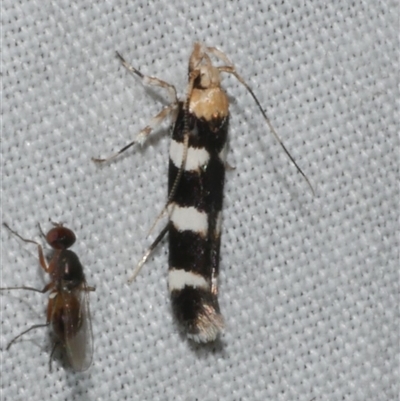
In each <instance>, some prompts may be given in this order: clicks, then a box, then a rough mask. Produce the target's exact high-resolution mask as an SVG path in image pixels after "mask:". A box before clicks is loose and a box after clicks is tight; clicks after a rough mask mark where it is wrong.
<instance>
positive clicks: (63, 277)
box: [0, 223, 95, 372]
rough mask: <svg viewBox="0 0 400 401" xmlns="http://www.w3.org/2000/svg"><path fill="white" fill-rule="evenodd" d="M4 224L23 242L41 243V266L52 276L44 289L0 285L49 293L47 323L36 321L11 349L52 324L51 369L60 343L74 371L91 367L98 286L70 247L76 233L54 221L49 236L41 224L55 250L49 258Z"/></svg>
mask: <svg viewBox="0 0 400 401" xmlns="http://www.w3.org/2000/svg"><path fill="white" fill-rule="evenodd" d="M3 224H4V226H5V227H6V228H7V229H8V230H9V231H10V232H11V233H12V234H14V235H15V236H17V237H18V238H19V239H21V240H22V241H24V242H28V243H32V244H35V245H37V247H38V254H39V263H40V266H41V267H42V269H43V270H44V271H45V272H46V273H47V274H48V275H49V276H50V282H49V283H47V284H46V285H45V286H44V288H43V289H41V290H40V289H36V288H33V287H27V286H20V287H5V288H0V290H29V291H35V292H40V293H43V294H44V293H46V292H49V301H48V305H47V314H46V316H47V318H46V323H42V324H35V325H33V326H31V327H30V328H28V329H27V330H25V331H23V332H22V333H20V334H19V335H17V336H16V337H14V338H13V339H12V340H11V341H10V343H9V344H8V345H7V350H8V349H9V348H10V347H11V345H12V344H14V343H15V341H16V340H18V339H19V338H20V337H21V336H23V335H24V334H26V333H28V332H30V331H31V330H33V329H37V328H39V327H47V326H51V327H52V331H53V334H54V344H53V348H52V351H51V354H50V362H49V364H50V370H51V360H52V356H53V354H54V352H55V350H56V349H57V347H59V346H61V347H62V348H63V349H64V350H65V352H66V354H67V358H68V361H69V363H70V364H71V366H72V368H73V370H75V371H78V372H81V371H84V370H86V369H88V368H89V366H90V365H91V363H92V356H93V335H92V325H91V320H90V311H89V296H88V293H89V291H94V290H95V288H94V287H89V286H88V285H87V283H86V279H85V275H84V273H83V266H82V264H81V262H80V261H79V258H78V256H77V255H76V254H75V253H74V252H72V251H70V250H69V249H68V248H70V247H71V246H72V245H73V244H74V243H75V240H76V237H75V234H74V232H73V231H72V230H70V229H69V228H67V227H63V225H62V224H58V223H53V225H54V227H53V228H52V229H51V230H50V231H49V232H48V233H47V234H46V235H45V234H44V233H43V231H42V229H41V228H40V225H39V229H40V231H41V234H42V235H43V236H44V237H45V239H46V242H47V243H48V244H49V245H50V246H51V247H52V248H53V250H54V251H53V254H52V257H51V259H49V260H47V259H46V258H45V256H44V252H43V248H42V246H41V245H40V244H39V243H38V242H36V241H33V240H30V239H26V238H23V237H21V236H20V235H19V234H18V233H17V232H15V231H14V230H12V229H11V228H10V227H9V226H8V225H7V224H6V223H3Z"/></svg>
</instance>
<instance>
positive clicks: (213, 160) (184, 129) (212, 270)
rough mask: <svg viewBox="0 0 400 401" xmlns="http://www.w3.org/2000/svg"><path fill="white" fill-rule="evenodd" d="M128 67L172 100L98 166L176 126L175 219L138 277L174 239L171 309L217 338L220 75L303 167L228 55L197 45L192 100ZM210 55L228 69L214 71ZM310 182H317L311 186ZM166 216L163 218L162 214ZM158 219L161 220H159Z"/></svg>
mask: <svg viewBox="0 0 400 401" xmlns="http://www.w3.org/2000/svg"><path fill="white" fill-rule="evenodd" d="M117 56H118V57H119V59H120V60H121V62H122V64H123V65H124V66H125V67H126V68H127V69H128V71H130V72H131V73H133V74H134V75H136V76H138V77H139V78H140V79H141V80H142V81H143V83H144V84H146V85H150V86H157V87H161V88H164V89H165V90H166V91H167V93H168V95H169V97H170V98H171V103H170V104H169V105H167V106H166V107H164V109H163V110H162V111H161V112H160V113H158V114H157V115H156V116H155V117H154V118H153V119H152V120H151V121H150V123H149V125H148V126H146V127H145V128H144V129H143V130H142V131H140V132H139V134H138V136H137V138H136V139H135V140H134V141H132V142H131V143H129V144H128V145H127V146H125V147H124V148H122V149H121V150H120V151H119V152H117V153H115V154H114V155H112V156H110V157H109V158H106V159H93V160H94V161H96V162H105V161H110V160H112V159H114V158H115V157H117V156H118V155H119V154H121V153H122V152H124V151H126V150H127V149H128V148H130V147H131V146H133V145H134V144H136V143H139V144H142V143H143V142H144V141H145V139H146V137H147V136H148V135H149V134H150V132H151V131H152V130H153V129H154V128H156V127H158V126H159V125H160V123H161V122H162V121H163V120H164V119H165V118H166V117H167V116H170V117H172V121H173V126H172V130H171V132H172V134H171V141H170V150H169V170H168V201H167V204H166V206H165V208H164V211H163V213H161V215H163V214H164V212H166V213H168V222H167V224H166V225H165V227H164V228H163V229H162V230H161V232H160V234H159V235H158V237H157V238H156V240H155V241H154V242H153V244H152V245H151V246H150V247H149V249H148V250H147V251H146V252H145V254H144V256H143V258H142V259H141V260H140V262H139V263H138V265H137V266H136V268H135V271H134V273H133V276H132V278H131V280H133V279H134V278H135V277H136V276H137V274H138V273H139V271H140V269H141V268H142V266H143V265H144V263H145V262H146V260H147V258H148V257H149V255H150V254H151V252H152V251H153V250H154V249H155V247H156V246H157V245H158V243H159V242H160V241H161V240H162V238H163V237H164V236H165V235H166V234H167V233H168V235H169V272H168V285H169V292H170V295H171V300H172V309H173V311H174V315H175V316H176V318H177V320H178V321H179V322H180V323H181V324H182V325H183V327H184V328H185V330H186V333H187V336H188V338H190V339H192V340H194V341H196V342H201V343H207V342H211V341H214V340H216V338H217V337H218V335H219V333H220V332H221V331H222V330H223V327H224V319H223V317H222V315H221V312H220V307H219V304H218V285H217V280H218V274H219V260H220V244H221V221H222V203H223V189H224V181H225V169H226V160H225V155H226V149H227V139H228V125H229V99H228V96H227V94H226V93H225V91H224V90H223V89H222V87H221V74H222V73H227V74H231V75H233V76H234V77H236V78H237V79H238V80H239V82H240V83H241V84H243V85H244V86H245V88H246V89H247V90H248V92H249V93H250V95H251V96H252V98H253V99H254V100H255V102H256V104H257V106H258V108H259V109H260V111H261V113H262V115H263V116H264V119H265V120H266V122H267V124H268V126H269V128H270V130H271V132H272V133H273V134H274V136H275V137H276V139H277V140H278V142H279V143H280V145H281V146H282V147H283V149H284V151H285V152H286V154H287V155H288V156H289V158H290V159H291V161H292V162H293V163H294V164H295V166H296V168H297V169H298V170H299V172H300V173H301V174H302V175H303V177H304V178H305V179H306V180H307V182H308V183H309V181H308V179H307V178H306V176H305V175H304V173H303V172H302V170H301V169H300V168H299V167H298V165H297V164H296V162H295V161H294V159H293V158H292V156H291V155H290V154H289V152H288V151H287V150H286V148H285V146H284V145H283V143H282V141H281V140H280V139H279V137H278V136H277V134H276V132H275V130H274V128H273V127H272V125H271V123H270V121H269V119H268V118H267V116H266V114H265V112H264V111H263V110H262V108H261V105H260V103H259V101H258V100H257V98H256V96H255V95H254V93H253V91H252V90H251V89H250V87H249V86H248V85H247V84H246V82H245V81H244V80H243V78H242V77H241V76H240V75H239V74H238V73H237V72H236V69H235V67H234V65H233V64H232V63H231V62H230V60H229V59H228V57H227V56H226V55H225V54H224V53H223V52H221V51H220V50H218V49H217V48H215V47H206V46H204V45H202V44H200V43H195V45H194V48H193V51H192V53H191V55H190V58H189V70H188V84H187V88H186V96H185V98H184V99H183V100H179V99H178V97H177V94H176V89H175V87H174V86H173V85H170V84H168V83H167V82H164V81H162V80H160V79H158V78H155V77H149V76H145V75H143V74H142V73H141V72H140V71H138V70H137V69H136V68H134V67H132V66H131V65H130V64H128V63H127V62H126V61H125V60H124V59H123V58H122V56H121V55H120V54H119V53H117ZM211 57H214V58H216V59H217V60H219V61H220V62H221V63H222V65H220V66H215V65H214V64H213V62H212V60H211ZM309 185H310V184H309ZM159 217H160V216H159ZM158 220H159V219H157V220H156V222H157V221H158Z"/></svg>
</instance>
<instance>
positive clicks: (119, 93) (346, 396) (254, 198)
mask: <svg viewBox="0 0 400 401" xmlns="http://www.w3.org/2000/svg"><path fill="white" fill-rule="evenodd" d="M187 3H189V2H187ZM193 3H194V2H193ZM2 5H3V12H2V25H3V30H2V37H3V38H2V65H3V68H2V73H3V96H2V99H3V102H2V107H3V110H2V111H3V119H2V139H3V142H2V162H3V163H2V168H3V170H2V219H3V221H6V222H8V223H9V224H10V225H11V226H12V227H13V228H14V229H16V230H17V231H18V232H19V233H20V234H22V235H24V236H26V237H28V238H36V239H40V236H39V231H38V229H37V227H36V224H37V223H38V222H40V223H41V224H42V226H43V227H44V228H45V229H48V228H49V227H50V223H49V222H48V221H49V219H52V220H54V221H60V222H64V223H65V224H66V225H67V226H69V227H71V228H72V229H73V230H75V232H76V234H77V236H78V240H77V243H76V245H75V246H74V247H73V250H74V251H75V252H76V253H77V254H78V255H79V257H80V258H81V261H82V263H83V264H84V266H85V269H86V276H87V281H88V283H89V284H90V285H94V286H96V288H97V290H96V292H95V293H94V294H91V296H90V298H91V309H92V321H93V330H94V336H95V337H94V339H95V354H94V361H93V365H92V366H91V368H90V369H89V370H88V371H87V372H85V373H82V374H76V373H74V372H71V371H70V370H69V369H68V368H66V367H65V363H64V362H63V360H62V359H61V360H60V359H56V360H55V361H54V363H53V372H52V373H49V371H48V358H49V351H50V345H49V342H48V335H47V334H46V329H42V330H37V331H36V332H31V333H30V334H28V335H26V337H25V339H24V341H21V342H19V343H16V344H14V345H13V346H12V347H11V349H10V350H9V351H5V347H6V345H7V343H8V342H9V341H10V340H11V339H12V338H13V337H14V336H15V335H17V334H18V333H20V332H21V331H23V330H24V329H26V328H27V327H29V326H30V325H32V324H35V323H40V322H42V321H44V313H45V312H44V311H45V307H46V296H45V295H41V294H36V293H21V292H19V293H17V292H13V293H11V292H5V293H1V294H0V300H1V327H2V332H1V349H2V350H1V364H2V366H1V386H2V391H1V397H2V398H1V399H2V400H4V401H9V400H13V401H15V400H26V399H29V400H85V401H86V400H88V401H89V400H152V401H153V400H179V401H192V400H202V401H203V400H206V401H208V400H210V401H213V400H229V401H231V400H302V401H310V400H311V399H313V398H314V397H315V398H314V399H315V400H332V401H333V400H360V401H364V400H394V399H396V398H397V396H398V394H399V384H398V377H399V373H400V372H399V270H398V269H399V267H398V259H399V258H398V249H399V243H398V238H399V236H398V221H399V214H398V210H399V207H398V202H399V186H398V179H399V176H398V156H399V143H398V135H397V134H398V119H399V115H398V112H397V110H396V106H397V105H398V100H399V92H398V83H399V79H398V39H397V35H396V34H398V20H399V8H398V4H397V2H395V1H388V2H371V1H355V2H347V1H336V2H332V1H329V2H327V1H326V2H325V1H310V2H303V1H276V0H266V1H262V2H250V1H232V2H225V1H217V0H213V1H210V0H204V1H203V2H198V3H197V4H196V5H195V4H193V5H189V4H182V2H175V1H172V0H171V1H151V2H146V1H135V0H129V1H116V2H102V1H100V2H94V1H92V0H91V1H87V0H82V1H80V2H72V1H65V0H64V1H57V2H56V1H51V2H46V1H39V0H36V1H33V0H31V1H27V0H23V1H22V0H12V1H11V0H4V1H3V4H2ZM196 40H200V41H203V42H205V43H206V44H207V45H209V46H217V47H218V48H220V49H221V50H223V51H224V52H225V53H226V54H227V55H228V56H229V57H230V58H231V59H232V61H233V62H234V63H235V65H236V66H237V69H238V71H239V72H240V73H241V74H242V75H243V77H245V79H246V80H247V82H248V83H249V84H250V86H251V87H252V88H253V89H254V91H255V93H256V94H257V96H258V97H259V100H260V102H261V104H262V105H263V107H264V108H265V109H266V110H267V113H268V115H269V116H270V118H271V121H272V122H273V125H274V126H275V128H276V130H277V132H278V133H279V135H280V136H281V138H282V139H283V141H284V143H285V145H286V146H287V148H288V149H289V150H290V151H291V153H292V155H293V156H294V157H295V159H296V160H297V161H298V163H299V165H300V166H301V167H302V168H303V170H304V171H305V172H306V174H307V176H308V177H309V178H310V180H311V181H312V183H313V185H314V186H315V189H316V196H315V197H313V196H312V194H311V191H310V190H309V189H308V187H307V185H306V183H305V181H304V179H302V177H301V176H300V175H299V174H298V173H297V172H296V170H295V168H294V167H293V165H292V164H291V163H290V161H289V160H288V158H287V157H286V156H285V155H284V153H283V152H282V150H281V149H280V147H279V145H277V143H276V141H275V140H274V138H273V137H272V135H270V133H269V132H268V128H267V126H266V124H265V123H264V121H263V119H262V117H261V115H260V113H259V111H258V110H257V107H256V106H255V104H254V102H253V101H252V99H251V98H250V96H249V94H248V93H246V91H245V90H244V89H243V87H241V86H240V85H239V84H238V82H236V81H235V80H234V79H233V78H231V77H228V78H226V79H224V87H225V88H226V90H227V92H228V94H229V96H230V98H231V100H232V105H231V112H232V119H231V129H230V145H231V150H230V153H229V156H228V161H229V163H230V164H231V165H233V166H235V170H233V171H231V172H228V174H227V183H226V191H225V194H226V195H225V209H224V228H223V245H222V260H221V277H220V278H221V279H220V304H221V308H222V311H223V314H224V316H225V318H226V323H227V327H226V331H225V333H224V335H223V336H222V338H221V342H220V343H219V344H214V345H211V346H197V345H193V344H191V343H190V342H188V341H187V340H186V339H185V338H184V337H183V336H182V335H181V334H180V331H179V328H178V327H177V326H176V325H175V323H174V321H173V319H172V316H171V311H170V305H169V296H168V291H167V285H166V277H167V254H166V252H167V246H166V243H165V242H164V243H163V244H162V246H160V247H159V248H158V250H157V252H155V254H154V256H153V257H151V258H150V260H149V262H148V263H147V264H146V266H145V267H144V269H143V271H142V273H141V275H140V276H139V277H138V279H137V281H136V282H135V283H133V284H131V285H128V284H127V278H128V276H129V274H130V273H131V272H132V270H133V267H134V265H135V264H136V262H137V261H138V260H139V259H140V258H141V256H142V254H143V252H144V250H145V249H146V247H147V246H148V245H149V244H150V242H151V239H152V238H154V235H155V234H156V232H155V233H154V234H153V236H152V237H151V238H146V233H147V231H148V229H149V228H150V226H151V225H152V223H153V221H154V219H155V217H156V215H157V214H158V213H159V211H160V210H161V209H162V207H163V204H164V202H165V200H166V171H167V163H168V156H167V152H168V136H167V135H166V134H165V132H166V127H167V124H164V126H163V127H164V129H161V130H159V131H157V133H155V134H154V135H153V136H152V137H151V139H150V140H149V141H148V143H147V145H146V146H144V148H143V149H142V150H140V149H138V148H136V149H132V150H130V151H128V152H126V154H125V155H124V156H122V157H120V158H119V159H117V160H116V161H115V162H112V163H110V164H108V165H104V166H102V167H98V166H96V165H95V164H94V163H93V162H91V160H90V158H91V157H93V156H106V155H109V154H111V153H113V152H114V151H116V150H118V149H120V148H121V147H122V146H124V145H125V144H127V143H128V142H129V141H130V140H131V139H133V138H134V137H135V134H136V133H137V132H138V131H139V130H140V128H142V127H144V126H145V125H146V123H147V122H148V121H149V119H150V118H151V117H152V116H154V115H155V114H156V113H157V112H158V111H159V110H160V109H161V107H162V103H160V100H161V99H162V98H161V97H160V96H159V95H162V92H160V93H159V92H157V94H155V92H154V91H149V90H146V89H144V88H143V86H142V85H141V83H140V81H139V80H137V79H134V78H133V77H131V76H130V75H129V74H128V73H127V71H126V70H125V69H124V68H123V67H122V66H121V65H120V63H119V61H118V60H117V59H116V57H115V50H119V51H120V52H121V53H122V54H123V55H124V56H125V58H126V59H127V60H129V61H130V62H131V63H132V64H133V65H134V66H136V67H138V68H140V70H141V71H142V72H143V73H146V74H150V75H155V76H158V77H160V78H162V79H164V80H166V81H168V82H171V83H173V84H175V85H176V87H177V89H178V92H179V93H180V94H182V93H183V91H184V88H185V85H186V71H187V60H188V57H189V54H190V52H191V50H192V45H193V42H194V41H196ZM396 233H397V236H396ZM1 241H2V242H1V244H2V253H1V255H2V261H1V265H2V286H5V285H22V284H25V285H31V286H36V287H41V286H42V285H43V278H41V273H40V269H39V267H38V262H37V255H36V249H35V247H34V246H33V245H32V246H30V245H29V244H23V243H21V242H20V241H18V240H17V239H16V238H14V237H13V236H11V235H10V234H9V233H8V232H7V231H5V230H4V229H3V227H2V235H1ZM396 377H397V379H396Z"/></svg>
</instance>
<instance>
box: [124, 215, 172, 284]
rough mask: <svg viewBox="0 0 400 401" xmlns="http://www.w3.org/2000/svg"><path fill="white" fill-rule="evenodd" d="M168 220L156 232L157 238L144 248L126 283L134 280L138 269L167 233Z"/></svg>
mask: <svg viewBox="0 0 400 401" xmlns="http://www.w3.org/2000/svg"><path fill="white" fill-rule="evenodd" d="M169 224H170V223H169V222H168V223H167V224H166V225H165V227H164V228H163V229H162V230H161V232H160V234H158V236H157V238H156V239H155V240H154V242H153V243H152V244H151V245H150V247H149V248H148V249H147V250H146V252H145V253H144V255H143V257H142V259H140V261H139V263H138V264H137V265H136V267H135V270H134V271H133V274H132V276H131V277H130V278H129V280H128V283H131V282H132V281H134V280H135V278H136V276H137V275H138V274H139V272H140V270H141V269H142V267H143V265H144V264H145V263H146V260H147V259H148V258H149V256H150V255H151V253H152V252H153V251H154V249H155V248H156V247H157V245H158V244H159V243H160V242H161V240H162V239H163V238H164V236H165V234H166V233H167V231H168V229H169Z"/></svg>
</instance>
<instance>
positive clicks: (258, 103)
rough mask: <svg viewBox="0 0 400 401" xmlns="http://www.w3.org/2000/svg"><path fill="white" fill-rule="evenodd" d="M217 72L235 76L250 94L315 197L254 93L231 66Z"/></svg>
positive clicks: (223, 67)
mask: <svg viewBox="0 0 400 401" xmlns="http://www.w3.org/2000/svg"><path fill="white" fill-rule="evenodd" d="M218 70H219V71H222V72H226V73H228V74H232V75H233V76H235V78H236V79H237V80H238V81H239V82H240V83H241V84H242V85H243V86H244V87H245V88H246V89H247V91H248V92H249V93H250V95H251V97H252V98H253V99H254V101H255V102H256V104H257V106H258V108H259V109H260V111H261V114H262V115H263V117H264V120H265V121H266V123H267V125H268V127H269V129H270V131H271V132H272V134H273V136H274V137H275V139H276V140H277V141H278V142H279V144H280V145H281V147H282V149H283V150H284V152H285V153H286V155H287V156H288V157H289V159H290V160H291V161H292V163H293V164H294V165H295V167H296V169H297V171H298V172H299V173H300V174H301V175H302V176H303V178H304V179H305V180H306V182H307V184H308V186H309V187H310V189H311V192H312V194H313V196H315V191H314V188H313V186H312V185H311V182H310V180H309V179H308V178H307V176H306V175H305V174H304V172H303V170H302V169H301V168H300V167H299V166H298V164H297V163H296V161H295V160H294V158H293V156H292V155H291V154H290V153H289V151H288V150H287V149H286V146H285V145H284V144H283V142H282V140H281V139H280V138H279V136H278V134H277V133H276V131H275V129H274V127H273V126H272V124H271V121H270V120H269V118H268V117H267V115H266V113H265V111H264V110H263V108H262V107H261V104H260V102H259V101H258V99H257V97H256V95H255V94H254V92H253V91H252V90H251V88H250V86H249V85H247V83H246V82H245V80H244V79H243V78H242V77H241V76H240V75H239V74H238V73H237V72H236V70H235V68H234V67H232V66H222V67H218Z"/></svg>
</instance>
